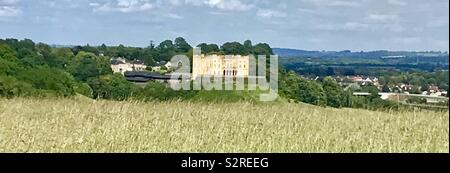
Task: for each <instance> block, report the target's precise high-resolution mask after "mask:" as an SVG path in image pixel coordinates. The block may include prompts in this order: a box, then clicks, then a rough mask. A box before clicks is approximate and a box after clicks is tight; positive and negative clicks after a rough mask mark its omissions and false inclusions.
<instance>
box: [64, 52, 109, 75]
mask: <svg viewBox="0 0 450 173" xmlns="http://www.w3.org/2000/svg"><path fill="white" fill-rule="evenodd" d="M67 69H68V71H69V72H70V73H71V74H72V75H73V76H74V77H75V78H76V79H77V80H80V81H87V79H89V78H91V77H97V76H100V75H106V74H112V69H111V66H110V65H109V60H108V58H107V57H97V56H96V55H94V54H93V53H87V52H79V53H78V54H77V56H75V58H74V59H73V60H72V61H71V62H70V63H69V66H68V67H67Z"/></svg>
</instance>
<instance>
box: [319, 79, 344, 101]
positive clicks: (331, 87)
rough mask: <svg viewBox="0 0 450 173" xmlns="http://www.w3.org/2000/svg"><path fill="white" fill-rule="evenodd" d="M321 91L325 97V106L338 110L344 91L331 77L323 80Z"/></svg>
mask: <svg viewBox="0 0 450 173" xmlns="http://www.w3.org/2000/svg"><path fill="white" fill-rule="evenodd" d="M323 90H324V92H325V95H326V97H327V105H328V106H331V107H335V108H340V107H342V105H343V102H342V101H344V100H343V96H342V93H343V92H344V90H343V89H342V87H341V86H339V84H338V83H337V82H336V81H334V80H333V79H332V78H331V77H326V78H325V79H324V80H323Z"/></svg>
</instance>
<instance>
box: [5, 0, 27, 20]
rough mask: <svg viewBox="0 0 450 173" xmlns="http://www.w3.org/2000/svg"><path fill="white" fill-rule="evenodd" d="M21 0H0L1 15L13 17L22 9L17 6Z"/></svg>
mask: <svg viewBox="0 0 450 173" xmlns="http://www.w3.org/2000/svg"><path fill="white" fill-rule="evenodd" d="M18 2H19V0H0V17H13V16H17V15H19V14H20V13H21V12H22V11H21V10H20V8H19V7H17V3H18Z"/></svg>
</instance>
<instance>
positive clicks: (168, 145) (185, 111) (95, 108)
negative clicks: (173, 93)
mask: <svg viewBox="0 0 450 173" xmlns="http://www.w3.org/2000/svg"><path fill="white" fill-rule="evenodd" d="M448 132H449V116H448V112H432V111H409V112H392V113H388V112H374V111H367V110H356V109H332V108H322V107H315V106H310V105H304V104H294V103H275V104H250V103H245V102H240V103H225V104H217V103H210V104H208V103H189V102H176V101H174V102H163V103H161V102H154V103H139V102H131V101H129V102H115V101H93V100H80V99H57V100H50V99H25V98H16V99H11V100H7V99H0V152H448V151H449V142H448V140H449V133H448Z"/></svg>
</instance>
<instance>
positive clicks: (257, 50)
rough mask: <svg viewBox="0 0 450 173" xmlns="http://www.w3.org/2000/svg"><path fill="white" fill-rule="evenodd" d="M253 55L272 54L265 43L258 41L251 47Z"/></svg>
mask: <svg viewBox="0 0 450 173" xmlns="http://www.w3.org/2000/svg"><path fill="white" fill-rule="evenodd" d="M252 53H253V54H254V55H255V56H258V55H273V52H272V48H270V46H269V44H267V43H259V44H257V45H255V46H254V47H253V52H252Z"/></svg>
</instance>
